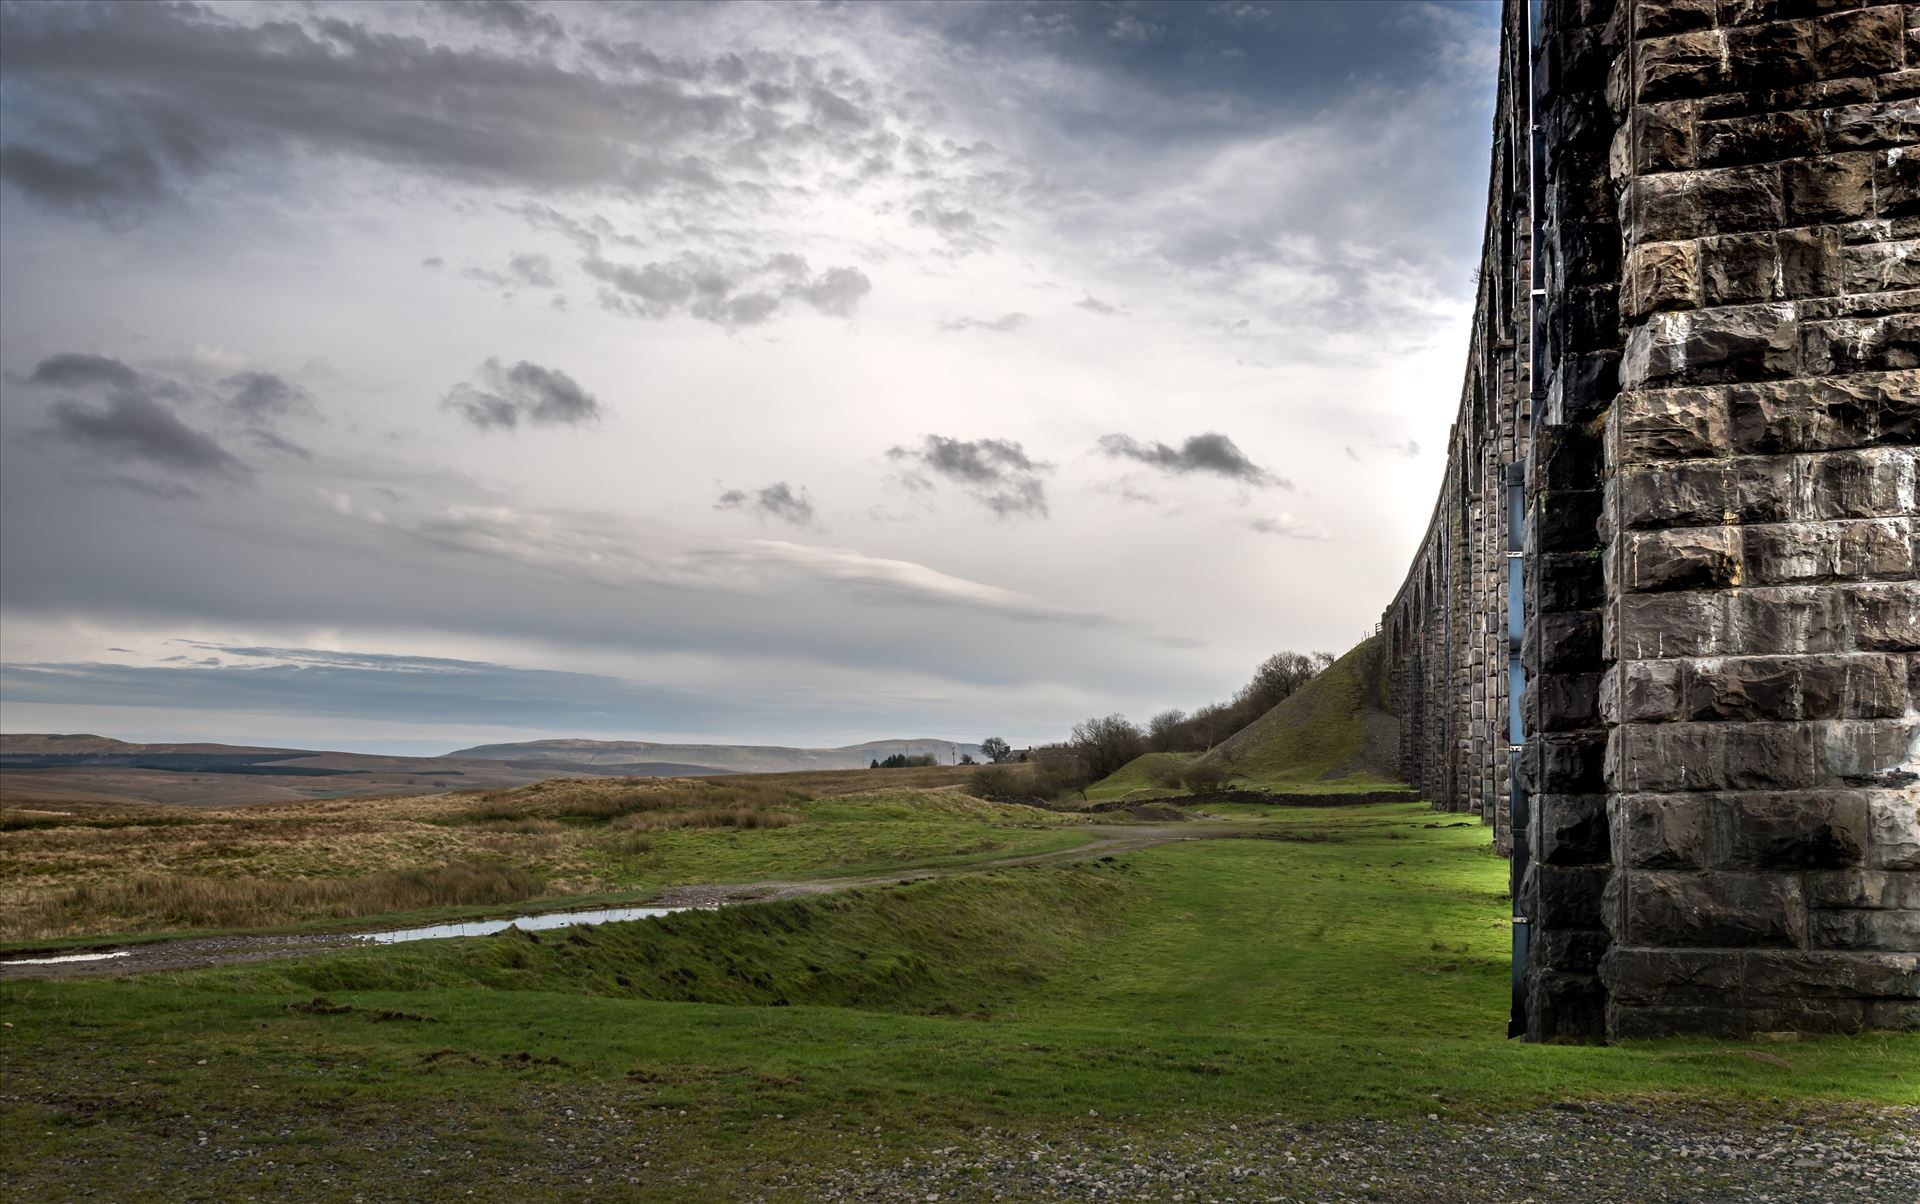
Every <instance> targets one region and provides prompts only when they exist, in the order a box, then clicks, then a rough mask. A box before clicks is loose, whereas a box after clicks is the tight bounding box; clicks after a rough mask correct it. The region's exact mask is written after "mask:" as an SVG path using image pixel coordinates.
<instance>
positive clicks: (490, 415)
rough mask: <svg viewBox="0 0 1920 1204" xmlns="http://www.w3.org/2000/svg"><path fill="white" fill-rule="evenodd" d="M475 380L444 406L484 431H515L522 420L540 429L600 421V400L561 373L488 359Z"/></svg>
mask: <svg viewBox="0 0 1920 1204" xmlns="http://www.w3.org/2000/svg"><path fill="white" fill-rule="evenodd" d="M474 376H475V378H476V381H477V383H475V381H467V382H462V383H461V384H457V385H455V386H454V387H453V388H452V389H451V390H449V391H448V393H447V396H446V398H445V402H444V404H445V405H446V406H447V408H449V409H451V410H453V411H454V412H456V413H458V414H459V415H461V416H462V417H463V418H465V419H466V420H467V421H468V422H471V423H472V424H473V425H475V426H477V427H479V428H480V429H481V430H483V431H484V430H512V429H514V428H515V427H517V426H519V425H520V422H521V420H522V419H525V420H526V421H527V422H530V423H532V424H533V425H535V426H581V425H583V424H586V423H590V422H596V421H598V420H599V418H600V415H601V413H602V410H601V406H600V401H599V399H598V398H596V397H595V396H594V395H593V394H591V393H589V392H587V391H586V390H585V389H583V388H581V386H580V382H578V381H576V380H574V379H573V377H571V376H568V375H567V374H566V373H565V372H562V371H560V369H558V368H546V367H542V366H541V365H539V364H535V363H530V362H528V361H526V360H520V361H519V362H517V363H515V364H513V365H512V366H511V367H509V366H507V365H503V364H502V363H501V362H500V361H499V360H498V359H493V358H489V359H488V360H487V361H486V362H485V363H483V364H481V365H480V367H479V369H478V370H477V371H476V372H475V373H474Z"/></svg>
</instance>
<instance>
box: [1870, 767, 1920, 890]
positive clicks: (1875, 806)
mask: <svg viewBox="0 0 1920 1204" xmlns="http://www.w3.org/2000/svg"><path fill="white" fill-rule="evenodd" d="M1867 820H1868V825H1869V826H1868V849H1867V863H1868V865H1869V866H1871V867H1872V868H1874V869H1881V870H1920V790H1915V789H1913V788H1912V787H1911V786H1908V787H1907V788H1906V789H1902V790H1889V791H1884V792H1875V794H1874V795H1873V796H1872V797H1871V798H1869V799H1868V802H1867Z"/></svg>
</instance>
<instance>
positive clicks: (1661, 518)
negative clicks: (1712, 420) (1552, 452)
mask: <svg viewBox="0 0 1920 1204" xmlns="http://www.w3.org/2000/svg"><path fill="white" fill-rule="evenodd" d="M1782 475H1783V476H1784V473H1783V474H1782ZM1733 476H1734V470H1733V468H1732V467H1731V466H1730V465H1729V464H1728V463H1727V462H1726V461H1724V460H1691V461H1681V462H1679V463H1676V464H1657V465H1648V466H1644V467H1639V466H1635V467H1628V468H1626V469H1624V470H1622V471H1621V473H1620V474H1619V475H1618V476H1617V477H1616V478H1615V479H1614V480H1613V481H1611V482H1609V484H1608V488H1609V489H1610V490H1611V491H1612V492H1613V499H1614V507H1613V511H1614V515H1615V519H1616V521H1618V522H1619V524H1620V525H1621V526H1622V527H1623V528H1627V529H1634V528H1644V527H1654V526H1669V525H1674V524H1689V525H1703V524H1707V523H1718V522H1722V521H1724V520H1726V519H1729V518H1731V517H1733V516H1734V512H1735V491H1734V485H1733Z"/></svg>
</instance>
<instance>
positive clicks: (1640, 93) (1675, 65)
mask: <svg viewBox="0 0 1920 1204" xmlns="http://www.w3.org/2000/svg"><path fill="white" fill-rule="evenodd" d="M1635 52H1636V53H1635V60H1634V78H1633V99H1634V101H1635V102H1636V103H1639V104H1647V103H1649V102H1652V101H1659V100H1677V99H1680V98H1684V97H1688V96H1705V95H1707V94H1709V93H1713V92H1721V91H1725V90H1726V89H1727V88H1728V87H1729V86H1730V85H1731V83H1732V72H1731V71H1730V70H1729V69H1728V63H1727V45H1726V39H1725V37H1724V35H1722V34H1721V33H1719V31H1717V30H1711V29H1703V30H1695V31H1692V32H1689V33H1681V34H1674V35H1671V36H1669V37H1663V38H1649V39H1647V40H1646V41H1644V42H1641V43H1639V44H1638V45H1636V46H1635ZM1813 53H1814V42H1813V37H1812V34H1811V31H1808V37H1807V40H1806V68H1807V73H1808V75H1809V76H1810V75H1811V74H1812V69H1813Z"/></svg>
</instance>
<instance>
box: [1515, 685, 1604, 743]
mask: <svg viewBox="0 0 1920 1204" xmlns="http://www.w3.org/2000/svg"><path fill="white" fill-rule="evenodd" d="M1527 690H1528V693H1529V694H1530V695H1531V697H1532V701H1533V706H1534V712H1533V715H1534V724H1535V727H1536V728H1537V729H1538V730H1540V731H1543V732H1568V731H1579V730H1581V729H1583V728H1590V727H1598V726H1599V725H1600V675H1599V674H1598V673H1542V674H1540V675H1538V676H1536V677H1535V678H1534V679H1533V680H1532V681H1529V682H1528V683H1527Z"/></svg>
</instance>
